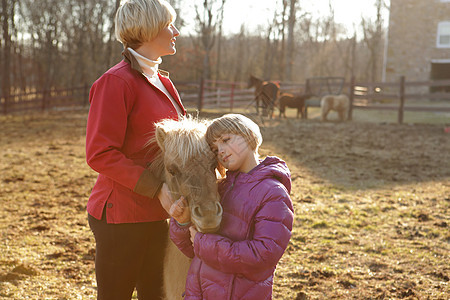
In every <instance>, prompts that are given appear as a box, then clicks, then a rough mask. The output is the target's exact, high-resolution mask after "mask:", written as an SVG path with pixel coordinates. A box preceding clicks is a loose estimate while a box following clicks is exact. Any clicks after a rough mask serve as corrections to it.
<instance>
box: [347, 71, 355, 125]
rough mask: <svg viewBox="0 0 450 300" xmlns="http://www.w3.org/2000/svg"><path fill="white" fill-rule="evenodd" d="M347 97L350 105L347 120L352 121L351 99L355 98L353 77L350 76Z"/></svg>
mask: <svg viewBox="0 0 450 300" xmlns="http://www.w3.org/2000/svg"><path fill="white" fill-rule="evenodd" d="M349 96H350V105H349V108H348V120H349V121H350V120H352V119H353V99H354V98H355V76H352V78H351V79H350V87H349Z"/></svg>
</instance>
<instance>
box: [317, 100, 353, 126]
mask: <svg viewBox="0 0 450 300" xmlns="http://www.w3.org/2000/svg"><path fill="white" fill-rule="evenodd" d="M349 108H350V100H349V99H348V97H347V96H346V95H344V94H341V95H326V96H324V97H322V99H321V100H320V115H321V119H322V121H326V120H327V115H328V113H329V112H330V110H334V111H337V112H338V115H339V120H340V121H344V120H346V119H347V118H348V110H349Z"/></svg>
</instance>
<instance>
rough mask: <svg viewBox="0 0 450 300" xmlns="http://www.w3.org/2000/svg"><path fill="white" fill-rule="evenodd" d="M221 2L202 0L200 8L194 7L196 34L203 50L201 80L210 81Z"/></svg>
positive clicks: (222, 7) (221, 7) (221, 0)
mask: <svg viewBox="0 0 450 300" xmlns="http://www.w3.org/2000/svg"><path fill="white" fill-rule="evenodd" d="M224 4H225V1H223V0H220V1H219V0H204V1H203V5H202V7H200V6H199V5H195V14H196V17H195V20H196V25H197V33H198V36H199V39H200V44H201V47H202V50H203V52H204V53H203V75H202V78H203V79H211V62H210V61H211V51H212V49H213V46H214V44H215V42H216V38H217V32H216V31H217V26H218V24H219V20H220V18H219V16H220V14H219V15H215V12H220V11H222V10H223V9H224V6H223V5H224Z"/></svg>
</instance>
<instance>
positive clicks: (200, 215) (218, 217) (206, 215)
mask: <svg viewBox="0 0 450 300" xmlns="http://www.w3.org/2000/svg"><path fill="white" fill-rule="evenodd" d="M191 214H192V221H193V222H194V223H195V224H196V226H197V229H198V230H199V231H200V232H204V233H206V232H215V231H217V230H218V229H219V227H220V222H221V221H222V214H223V208H222V205H220V203H218V202H216V203H214V206H213V207H211V208H202V207H200V206H198V205H197V206H195V207H193V208H192V210H191Z"/></svg>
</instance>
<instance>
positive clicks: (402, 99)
mask: <svg viewBox="0 0 450 300" xmlns="http://www.w3.org/2000/svg"><path fill="white" fill-rule="evenodd" d="M399 97H400V106H399V108H398V123H399V124H402V123H403V108H404V106H405V76H401V77H400V95H399Z"/></svg>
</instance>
